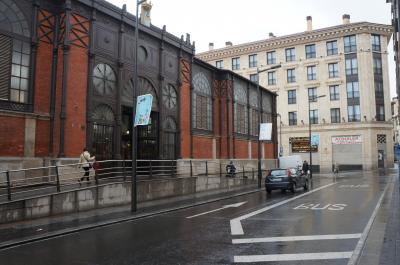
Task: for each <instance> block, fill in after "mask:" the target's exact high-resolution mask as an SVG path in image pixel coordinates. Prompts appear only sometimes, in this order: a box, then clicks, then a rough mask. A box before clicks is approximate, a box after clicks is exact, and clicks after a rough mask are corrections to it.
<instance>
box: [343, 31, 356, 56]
mask: <svg viewBox="0 0 400 265" xmlns="http://www.w3.org/2000/svg"><path fill="white" fill-rule="evenodd" d="M343 41H344V52H345V53H350V52H356V51H357V42H356V35H351V36H346V37H344V38H343Z"/></svg>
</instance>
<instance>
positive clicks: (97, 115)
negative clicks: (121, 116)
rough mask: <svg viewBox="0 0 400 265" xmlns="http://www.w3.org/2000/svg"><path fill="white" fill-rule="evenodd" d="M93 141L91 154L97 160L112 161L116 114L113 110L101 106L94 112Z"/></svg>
mask: <svg viewBox="0 0 400 265" xmlns="http://www.w3.org/2000/svg"><path fill="white" fill-rule="evenodd" d="M92 119H93V128H92V132H93V138H92V139H93V141H92V146H91V152H92V153H93V155H95V156H96V159H97V160H107V159H112V155H113V139H114V121H115V118H114V113H113V111H112V109H111V108H110V107H109V106H107V105H105V104H101V105H99V106H97V107H96V108H95V110H94V112H93V116H92Z"/></svg>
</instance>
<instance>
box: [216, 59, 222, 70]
mask: <svg viewBox="0 0 400 265" xmlns="http://www.w3.org/2000/svg"><path fill="white" fill-rule="evenodd" d="M215 67H217V68H218V69H222V68H224V61H222V60H220V61H216V62H215Z"/></svg>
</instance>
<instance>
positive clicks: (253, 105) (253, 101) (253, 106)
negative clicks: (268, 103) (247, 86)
mask: <svg viewBox="0 0 400 265" xmlns="http://www.w3.org/2000/svg"><path fill="white" fill-rule="evenodd" d="M258 99H259V98H258V93H257V91H256V90H250V98H249V100H250V134H251V135H254V136H257V135H258V124H259V119H258V111H259V102H258Z"/></svg>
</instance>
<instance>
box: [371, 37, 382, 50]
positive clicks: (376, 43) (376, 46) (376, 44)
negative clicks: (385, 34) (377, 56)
mask: <svg viewBox="0 0 400 265" xmlns="http://www.w3.org/2000/svg"><path fill="white" fill-rule="evenodd" d="M371 38H372V51H374V52H380V51H381V36H379V35H375V34H372V35H371Z"/></svg>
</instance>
